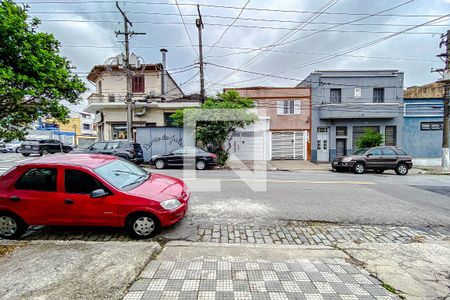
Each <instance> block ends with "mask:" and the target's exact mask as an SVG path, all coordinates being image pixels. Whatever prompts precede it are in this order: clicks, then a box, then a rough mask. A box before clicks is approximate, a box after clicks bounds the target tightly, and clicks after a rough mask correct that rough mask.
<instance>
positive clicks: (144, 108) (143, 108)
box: [134, 106, 147, 117]
mask: <svg viewBox="0 0 450 300" xmlns="http://www.w3.org/2000/svg"><path fill="white" fill-rule="evenodd" d="M146 112H147V107H145V106H144V107H142V110H141V111H139V112H138V111H136V110H135V111H134V116H135V117H142V116H143V115H145V113H146Z"/></svg>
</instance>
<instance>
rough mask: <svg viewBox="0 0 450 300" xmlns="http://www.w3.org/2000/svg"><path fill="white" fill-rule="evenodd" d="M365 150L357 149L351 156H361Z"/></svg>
mask: <svg viewBox="0 0 450 300" xmlns="http://www.w3.org/2000/svg"><path fill="white" fill-rule="evenodd" d="M367 150H368V149H367V148H363V149H358V150H356V151H355V152H353V153H352V155H362V154H364V153H366V151H367Z"/></svg>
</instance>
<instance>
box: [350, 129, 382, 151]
mask: <svg viewBox="0 0 450 300" xmlns="http://www.w3.org/2000/svg"><path fill="white" fill-rule="evenodd" d="M382 143H383V135H382V134H381V133H379V132H376V131H374V130H372V129H370V128H366V129H365V130H364V135H363V136H361V137H360V138H359V139H358V140H357V141H356V146H357V147H358V148H359V149H361V148H371V147H377V146H380V145H381V144H382Z"/></svg>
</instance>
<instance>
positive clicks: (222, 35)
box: [205, 0, 251, 56]
mask: <svg viewBox="0 0 450 300" xmlns="http://www.w3.org/2000/svg"><path fill="white" fill-rule="evenodd" d="M250 1H251V0H247V2H245V4H244V6H243V7H242V9H241V10H240V11H239V14H238V15H237V16H236V18H235V19H234V20H233V22H231V24H229V25H228V26H227V28H225V30H224V31H223V32H222V34H221V35H220V37H219V39H218V40H217V42H215V43H214V44H213V45H212V47H211V48H210V49H209V51H208V52H207V53H205V56H206V55H208V53H210V52H211V51H213V49H214V47H215V46H217V45H218V44H219V43H220V42H221V41H222V39H223V37H224V36H225V34H226V33H227V31H228V30H229V29H230V28H231V27H233V25H234V24H235V23H236V22H237V20H239V18H240V17H241V15H242V13H243V12H244V10H245V8H246V7H247V5H248V4H249V3H250Z"/></svg>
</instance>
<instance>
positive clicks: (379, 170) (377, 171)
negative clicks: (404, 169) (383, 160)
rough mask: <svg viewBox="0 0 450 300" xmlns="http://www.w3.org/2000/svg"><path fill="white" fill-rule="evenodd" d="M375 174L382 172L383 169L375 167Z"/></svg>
mask: <svg viewBox="0 0 450 300" xmlns="http://www.w3.org/2000/svg"><path fill="white" fill-rule="evenodd" d="M374 171H375V173H376V174H383V173H384V170H383V169H376V170H374Z"/></svg>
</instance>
